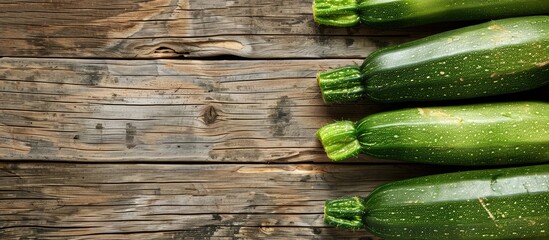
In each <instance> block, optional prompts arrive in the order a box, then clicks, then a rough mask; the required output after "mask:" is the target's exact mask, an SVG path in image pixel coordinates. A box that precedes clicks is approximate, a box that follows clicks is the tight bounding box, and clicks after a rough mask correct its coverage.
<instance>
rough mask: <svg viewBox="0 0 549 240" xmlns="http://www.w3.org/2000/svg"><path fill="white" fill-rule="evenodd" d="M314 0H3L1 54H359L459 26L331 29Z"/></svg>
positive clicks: (139, 56)
mask: <svg viewBox="0 0 549 240" xmlns="http://www.w3.org/2000/svg"><path fill="white" fill-rule="evenodd" d="M311 4H312V2H311V1H310V0H300V1H290V0H283V1H276V2H272V1H264V0H234V1H221V0H217V1H203V0H139V1H133V0H121V1H111V0H96V1H65V0H53V1H52V0H32V1H17V2H8V1H3V2H0V56H12V57H13V56H30V57H33V56H46V57H78V58H167V57H204V56H218V55H235V56H242V57H249V58H362V57H364V56H366V55H368V54H369V53H371V52H372V51H374V50H375V49H377V48H379V47H382V46H386V45H393V44H397V43H402V42H405V41H409V40H411V39H415V38H417V37H420V36H425V35H427V34H431V33H433V32H437V31H441V30H442V29H449V28H452V27H455V25H456V24H452V25H447V24H445V25H440V26H435V27H433V26H430V27H422V28H414V29H405V30H379V29H371V28H366V27H357V28H331V27H323V26H318V25H317V24H315V23H314V21H313V19H312V13H311V11H312V10H311Z"/></svg>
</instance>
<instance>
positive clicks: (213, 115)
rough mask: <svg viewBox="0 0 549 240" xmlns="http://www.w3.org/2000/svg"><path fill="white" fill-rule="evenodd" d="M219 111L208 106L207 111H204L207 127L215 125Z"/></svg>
mask: <svg viewBox="0 0 549 240" xmlns="http://www.w3.org/2000/svg"><path fill="white" fill-rule="evenodd" d="M217 116H218V114H217V110H216V109H215V107H213V106H211V105H210V106H207V107H206V110H205V111H204V123H205V124H206V125H210V124H213V123H214V122H215V120H216V119H217Z"/></svg>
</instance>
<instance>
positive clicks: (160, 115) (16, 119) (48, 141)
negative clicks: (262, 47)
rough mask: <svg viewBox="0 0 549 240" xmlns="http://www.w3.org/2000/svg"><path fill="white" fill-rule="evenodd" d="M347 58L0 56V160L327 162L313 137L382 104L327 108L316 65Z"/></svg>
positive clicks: (336, 63)
mask: <svg viewBox="0 0 549 240" xmlns="http://www.w3.org/2000/svg"><path fill="white" fill-rule="evenodd" d="M352 63H353V61H351V60H330V61H328V60H293V61H174V60H158V61H105V60H61V59H13V58H3V59H0V101H1V102H2V106H0V113H1V115H0V149H2V151H0V159H4V160H61V161H93V162H102V161H199V162H200V161H217V162H221V161H223V162H274V161H282V162H296V161H327V160H326V157H325V154H324V151H323V149H322V148H321V146H320V145H319V143H318V141H317V140H316V138H315V137H314V134H315V132H316V130H317V129H318V128H319V127H321V126H322V125H324V124H326V123H328V122H331V121H333V120H334V119H343V118H351V119H358V118H360V117H362V116H365V115H367V114H370V113H373V112H376V111H379V110H381V109H383V107H382V106H381V105H374V104H372V103H365V104H362V105H359V106H356V107H352V108H349V107H345V106H326V105H325V104H324V103H323V101H322V99H321V97H320V94H319V89H318V87H317V84H316V80H315V74H316V72H317V70H318V69H321V68H330V67H336V66H341V65H347V64H352Z"/></svg>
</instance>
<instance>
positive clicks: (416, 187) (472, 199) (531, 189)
mask: <svg viewBox="0 0 549 240" xmlns="http://www.w3.org/2000/svg"><path fill="white" fill-rule="evenodd" d="M324 214H325V216H324V220H325V222H326V223H328V224H331V225H334V226H337V227H340V228H348V229H361V228H366V229H368V230H369V231H370V232H372V233H373V234H375V235H377V236H379V237H382V238H383V239H387V240H391V239H393V240H394V239H406V240H413V239H422V240H430V239H433V240H443V239H462V240H466V239H549V165H538V166H529V167H517V168H506V169H491V170H477V171H466V172H456V173H449V174H440V175H432V176H427V177H419V178H413V179H408V180H403V181H397V182H392V183H388V184H385V185H382V186H380V187H378V188H376V189H375V190H374V191H373V192H372V193H371V194H370V195H369V196H368V197H367V198H362V197H350V198H343V199H338V200H332V201H326V204H325V206H324Z"/></svg>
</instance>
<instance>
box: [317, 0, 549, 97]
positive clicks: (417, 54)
mask: <svg viewBox="0 0 549 240" xmlns="http://www.w3.org/2000/svg"><path fill="white" fill-rule="evenodd" d="M547 5H549V4H547ZM317 80H318V84H319V86H320V90H321V91H322V97H323V99H324V101H325V102H326V103H339V102H350V101H357V100H360V99H362V98H364V97H366V96H367V97H369V98H370V99H372V100H374V101H378V102H406V101H438V100H452V99H464V98H475V97H482V96H491V95H499V94H506V93H514V92H520V91H525V90H529V89H533V88H537V87H541V86H543V85H546V84H549V16H532V17H521V18H509V19H502V20H496V21H491V22H488V23H484V24H479V25H475V26H470V27H465V28H461V29H457V30H453V31H449V32H445V33H440V34H436V35H433V36H429V37H426V38H423V39H419V40H416V41H412V42H409V43H405V44H401V45H397V46H393V47H388V48H384V49H380V50H378V51H376V52H374V53H372V54H370V55H369V56H368V57H367V58H366V59H365V60H364V63H363V64H362V66H360V67H357V66H351V67H344V68H340V69H335V70H331V71H328V72H323V73H320V74H318V75H317Z"/></svg>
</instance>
